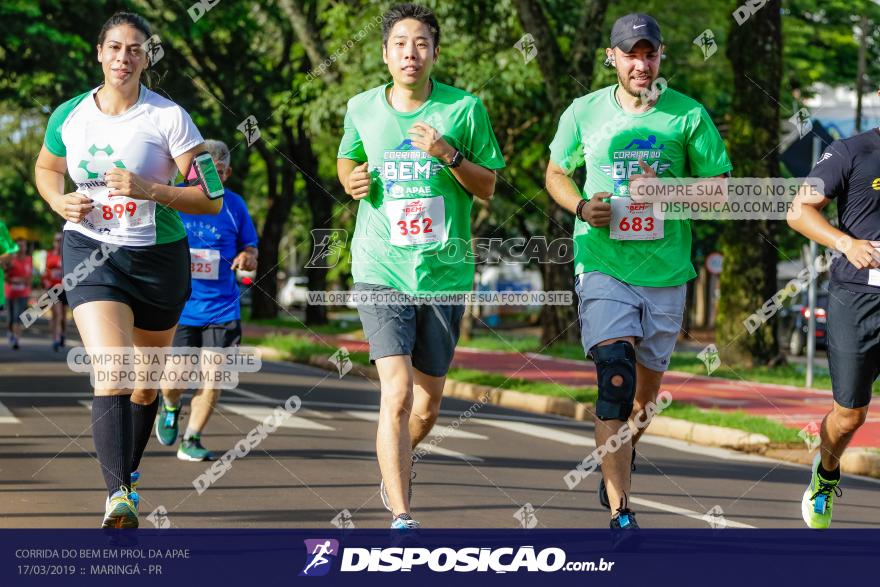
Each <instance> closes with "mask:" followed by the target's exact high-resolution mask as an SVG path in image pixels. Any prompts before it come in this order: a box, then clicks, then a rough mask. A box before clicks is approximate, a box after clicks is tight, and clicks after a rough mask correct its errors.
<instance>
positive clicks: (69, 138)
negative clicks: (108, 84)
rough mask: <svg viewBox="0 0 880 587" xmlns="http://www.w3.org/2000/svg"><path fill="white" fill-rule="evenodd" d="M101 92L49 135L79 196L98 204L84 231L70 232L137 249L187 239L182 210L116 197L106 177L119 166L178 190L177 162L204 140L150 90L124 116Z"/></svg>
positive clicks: (71, 226) (55, 120) (64, 112)
mask: <svg viewBox="0 0 880 587" xmlns="http://www.w3.org/2000/svg"><path fill="white" fill-rule="evenodd" d="M98 89H100V87H98V88H95V89H93V90H90V91H88V92H86V93H85V94H82V95H80V96H77V97H76V98H73V99H72V100H68V101H67V102H65V103H63V104H62V105H61V106H59V107H58V108H56V109H55V111H54V112H53V113H52V116H50V117H49V125H48V127H47V128H46V137H45V139H44V143H45V145H46V149H47V150H48V151H49V152H50V153H52V154H53V155H55V156H56V157H64V158H66V160H67V172H68V173H69V174H70V178H71V179H72V180H73V181H74V182H75V183H76V186H77V189H76V191H78V192H80V193H82V194H85V195H87V196H89V197H90V198H92V200H94V202H95V208H94V210H92V212H91V213H89V215H88V216H86V217H85V218H84V219H83V220H82V221H81V222H80V223H78V224H77V223H73V222H68V223H67V224H65V225H64V230H75V231H77V232H81V233H82V234H84V235H86V236H88V237H90V238H93V239H96V240H99V241H102V242H107V243H113V244H117V245H123V246H135V247H138V246H148V245H156V244H163V243H169V242H174V241H178V240H180V239H182V238H183V237H184V236H186V231H185V230H184V228H183V223H182V222H181V221H180V216H179V215H178V214H177V211H176V210H174V209H173V208H169V207H167V206H163V205H162V204H157V203H156V202H153V201H149V200H136V199H133V198H126V197H122V196H111V195H110V190H109V189H108V188H107V185H106V184H105V183H104V172H105V171H107V170H108V169H110V168H112V167H114V166H115V167H120V168H123V169H127V170H129V171H131V172H132V173H135V174H137V175H139V176H140V177H142V178H144V179H147V180H149V181H152V182H155V183H161V184H170V183H171V182H172V181H173V180H174V178H175V177H176V176H177V165H176V164H175V163H174V158H175V157H177V156H179V155H181V154H183V153H185V152H186V151H188V150H190V149H192V148H193V147H195V146H196V145H198V144H200V143H202V142H204V140H203V139H202V135H201V134H200V133H199V130H198V129H197V128H196V126H195V124H193V121H192V119H191V118H190V117H189V114H187V112H186V111H185V110H184V109H183V108H181V107H180V106H178V105H177V104H175V103H174V102H172V101H171V100H169V99H167V98H164V97H162V96H160V95H159V94H157V93H155V92H153V91H151V90H149V89H147V88H146V87H144V86H141V89H140V96H139V97H138V101H137V103H135V105H134V106H132V107H131V108H129V109H128V110H126V111H125V112H124V113H122V114H119V115H117V116H108V115H107V114H104V113H103V112H101V111H100V110H99V109H98V106H97V104H96V103H95V99H94V94H95V92H97V91H98Z"/></svg>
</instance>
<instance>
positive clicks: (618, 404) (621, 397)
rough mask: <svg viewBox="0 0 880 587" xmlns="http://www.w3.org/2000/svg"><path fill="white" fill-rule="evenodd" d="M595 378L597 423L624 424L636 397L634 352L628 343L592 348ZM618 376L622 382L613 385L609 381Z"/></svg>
mask: <svg viewBox="0 0 880 587" xmlns="http://www.w3.org/2000/svg"><path fill="white" fill-rule="evenodd" d="M590 355H591V356H592V357H593V361H595V362H596V372H597V373H598V375H599V399H598V400H597V401H596V416H598V418H599V419H600V420H622V421H624V422H625V421H626V420H627V419H628V418H629V415H630V414H631V413H632V409H633V400H635V397H636V351H635V349H634V348H633V345H631V344H630V343H629V342H627V341H625V340H618V341H617V342H614V343H611V344H608V345H604V346H595V347H593V349H592V350H591V351H590ZM616 376H620V377H621V378H622V379H623V382H622V383H621V384H620V385H614V384H613V383H612V382H611V380H612V379H613V378H614V377H616Z"/></svg>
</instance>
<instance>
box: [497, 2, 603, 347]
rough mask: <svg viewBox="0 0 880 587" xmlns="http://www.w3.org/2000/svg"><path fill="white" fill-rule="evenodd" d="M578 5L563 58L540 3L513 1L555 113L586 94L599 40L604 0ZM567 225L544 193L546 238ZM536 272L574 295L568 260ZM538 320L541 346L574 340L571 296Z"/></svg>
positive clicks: (560, 234) (567, 230)
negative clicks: (577, 24) (576, 21)
mask: <svg viewBox="0 0 880 587" xmlns="http://www.w3.org/2000/svg"><path fill="white" fill-rule="evenodd" d="M584 4H585V5H584V13H583V15H582V17H581V20H580V22H581V27H579V34H578V36H577V37H576V38H575V39H574V41H573V43H572V49H571V51H570V57H571V58H570V59H568V58H566V57H565V56H564V55H563V54H562V51H561V50H560V48H559V44H558V43H557V42H556V37H555V34H554V32H553V27H552V25H551V24H550V23H549V22H548V20H547V16H546V15H545V14H544V11H543V9H542V8H541V4H540V3H539V2H534V1H533V0H515V5H516V8H517V12H518V14H519V19H520V22H521V23H522V26H523V30H524V31H526V32H527V33H528V34H531V35H532V36H533V37H534V39H535V46H536V48H537V51H538V53H537V55H536V57H535V58H536V61H537V63H538V67H539V68H540V70H541V76H542V77H543V78H544V83H545V85H546V87H547V97H548V98H549V100H550V105H551V107H552V108H553V111H554V112H556V113H558V114H562V111H563V110H565V108H566V107H568V104H569V102H570V101H571V100H572V99H573V98H574V97H576V96H579V95H582V94H584V93H586V90H584V88H589V87H590V85H591V84H592V82H593V66H594V61H595V58H594V55H595V53H596V50H597V49H598V48H599V46H600V45H601V42H602V37H601V27H602V22H603V20H604V18H605V12H606V10H607V8H608V0H587V1H586V2H585V3H584ZM569 76H571V77H569ZM572 77H573V78H574V79H572ZM575 80H577V81H575ZM579 84H582V85H579ZM573 226H574V220H573V218H572V217H571V214H569V213H568V211H566V210H564V209H563V208H561V207H560V206H559V205H558V204H557V203H556V202H555V201H554V200H553V199H552V198H550V203H549V205H548V207H547V224H546V236H547V242H548V243H550V242H553V241H554V240H556V239H557V238H565V239H570V238H571V237H572V229H573ZM541 275H542V277H543V279H544V291H571V292H572V295H574V265H573V263H544V264H543V265H541ZM540 324H541V344H542V345H543V346H547V345H550V344H553V343H556V342H577V341H578V340H579V338H580V335H579V332H580V330H579V325H578V316H577V301H576V299H575V301H573V303H572V304H571V305H560V306H549V305H545V306H544V307H543V308H541V316H540Z"/></svg>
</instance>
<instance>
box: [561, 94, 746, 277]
mask: <svg viewBox="0 0 880 587" xmlns="http://www.w3.org/2000/svg"><path fill="white" fill-rule="evenodd" d="M616 88H617V86H616V85H615V86H609V87H607V88H603V89H601V90H597V91H595V92H593V93H591V94H588V95H586V96H583V97H581V98H578V99H576V100H575V101H574V102H573V103H572V104H571V106H569V107H568V109H567V110H566V111H565V112H564V113H563V114H562V117H561V118H560V120H559V127H558V129H557V131H556V136H555V137H554V139H553V142H552V143H551V144H550V158H551V160H552V161H553V162H554V163H556V164H557V165H559V166H560V167H561V168H562V169H563V170H565V171H566V172H567V173H571V172H572V171H574V170H575V169H576V168H577V167H580V166H581V165H586V170H587V179H586V183H585V184H584V190H583V197H584V198H586V199H590V198H591V197H592V196H593V194H595V193H597V192H609V193H611V194H612V195H613V196H614V197H613V198H612V200H614V199H615V198H619V199H620V202H623V204H624V205H625V204H626V203H627V202H628V201H629V181H630V177H631V176H633V175H637V174H640V173H642V169H641V168H640V167H639V163H638V162H639V159H640V158H641V159H642V161H644V162H645V163H646V164H647V165H650V166H651V167H652V168H653V169H654V171H655V172H656V174H657V177H659V178H680V177H714V176H717V175H723V174H725V173H727V172H729V171H730V170H731V169H732V166H731V163H730V159H729V158H728V156H727V151H726V150H725V147H724V141H723V140H722V139H721V135H720V134H718V129H716V128H715V125H714V124H713V122H712V119H711V118H709V114H708V113H707V112H706V110H705V108H703V107H702V106H701V105H700V103H699V102H697V101H695V100H693V99H691V98H689V97H687V96H685V95H684V94H681V93H679V92H676V91H675V90H673V89H671V88H667V89H666V90H665V91H664V92H663V93H662V94H661V95H660V97H659V99H658V100H657V103H656V104H655V105H654V107H653V108H651V109H650V110H648V111H647V112H642V113H638V114H633V113H629V112H626V111H624V110H623V108H621V106H620V104H618V102H617V99H616V98H615V96H614V91H615V90H616ZM637 208H638V206H633V209H637ZM632 220H633V219H632V218H629V219H628V222H629V224H630V226H627V225H624V226H625V227H626V229H629V230H628V233H629V234H628V235H627V236H629V237H630V238H633V237H639V236H641V237H642V238H644V237H645V235H646V231H645V232H641V234H638V233H639V232H640V231H641V229H642V228H646V227H648V226H650V227H651V229H652V232H651V233H650V236H651V237H652V238H646V239H645V240H626V239H625V238H620V237H618V238H612V234H611V227H609V226H604V227H596V228H594V227H592V226H590V225H589V224H588V223H586V222H582V221H580V220H578V219H575V227H574V242H575V275H579V274H581V273H586V272H589V271H599V272H601V273H604V274H606V275H610V276H611V277H614V278H615V279H618V280H620V281H623V282H624V283H629V284H631V285H640V286H648V287H668V286H673V285H680V284H682V283H685V282H687V281H688V280H690V279H693V278H694V277H696V273H695V272H694V267H693V264H692V263H691V226H690V221H688V220H665V221H664V220H662V219H653V218H652V219H651V220H647V219H642V218H639V220H637V222H638V224H637V225H636V228H638V229H639V230H633V227H632V226H631V225H632V224H633V223H632ZM643 220H645V223H644V225H643V224H642V221H643ZM649 223H650V224H649ZM655 223H656V226H655ZM655 229H658V230H656V232H654V230H655ZM633 233H636V234H633Z"/></svg>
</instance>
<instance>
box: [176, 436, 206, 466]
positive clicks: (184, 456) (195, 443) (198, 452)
mask: <svg viewBox="0 0 880 587" xmlns="http://www.w3.org/2000/svg"><path fill="white" fill-rule="evenodd" d="M177 458H178V459H180V460H181V461H213V460H214V453H212V452H211V451H209V450H208V449H207V448H205V447H204V446H202V437H201V435H199V434H194V435H192V436H190V437H189V438H184V439H183V442H181V443H180V446H179V447H178V448H177Z"/></svg>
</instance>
